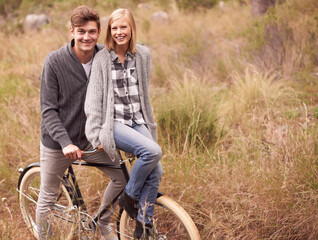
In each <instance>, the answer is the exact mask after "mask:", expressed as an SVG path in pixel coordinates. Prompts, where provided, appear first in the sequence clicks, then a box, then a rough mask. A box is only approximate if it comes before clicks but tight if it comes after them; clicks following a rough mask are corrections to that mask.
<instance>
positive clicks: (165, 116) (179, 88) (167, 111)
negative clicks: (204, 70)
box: [155, 74, 217, 153]
mask: <svg viewBox="0 0 318 240" xmlns="http://www.w3.org/2000/svg"><path fill="white" fill-rule="evenodd" d="M156 102H157V104H158V103H159V106H156V107H155V109H156V110H157V113H156V117H157V123H158V125H159V126H158V129H159V135H160V136H161V139H162V140H163V141H166V142H168V144H165V145H166V146H168V145H169V146H172V148H174V150H176V151H177V152H179V153H184V152H187V151H189V150H190V149H192V148H194V147H196V148H198V149H208V148H210V147H211V146H213V143H214V142H215V139H216V121H217V119H216V109H215V101H214V94H213V91H212V89H211V88H209V87H208V86H207V84H205V83H204V82H202V81H199V80H198V79H196V78H195V77H194V76H193V75H192V76H189V74H186V75H185V77H184V79H183V81H181V82H179V81H173V86H172V89H171V90H170V91H169V92H168V93H166V94H165V97H164V98H161V99H159V100H157V101H156Z"/></svg>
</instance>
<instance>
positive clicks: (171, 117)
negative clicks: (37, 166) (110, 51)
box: [0, 0, 318, 240]
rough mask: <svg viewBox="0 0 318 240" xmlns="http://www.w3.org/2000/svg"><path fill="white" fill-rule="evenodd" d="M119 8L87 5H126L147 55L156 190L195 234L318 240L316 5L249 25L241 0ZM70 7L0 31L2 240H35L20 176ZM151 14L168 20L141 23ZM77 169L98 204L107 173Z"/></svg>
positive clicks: (274, 12)
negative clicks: (158, 170) (31, 27)
mask: <svg viewBox="0 0 318 240" xmlns="http://www.w3.org/2000/svg"><path fill="white" fill-rule="evenodd" d="M24 2H28V1H24ZM30 2H32V1H30ZM43 2H46V3H47V2H49V1H43ZM119 2H121V3H122V5H120V3H116V1H104V3H103V2H102V1H98V0H95V1H93V0H92V1H88V3H89V4H91V5H92V6H94V7H95V8H96V9H97V10H98V11H99V12H100V15H101V17H104V16H107V15H109V14H110V13H111V12H112V10H113V9H114V8H116V7H122V6H123V7H129V8H130V9H131V10H132V12H133V13H134V16H135V18H136V23H137V31H138V33H137V34H138V35H137V39H138V42H140V43H142V44H145V45H146V46H148V47H149V48H150V50H151V54H152V81H151V97H152V105H153V110H154V114H155V118H156V122H157V124H158V134H159V139H158V141H159V144H160V146H161V147H162V150H163V158H162V165H163V168H164V172H165V173H164V176H163V180H162V183H161V185H160V190H161V191H162V192H165V193H166V194H168V195H169V196H171V197H173V198H174V199H175V200H177V201H178V202H179V203H180V204H181V205H182V206H183V207H184V208H185V209H186V210H187V211H188V212H189V213H190V215H191V216H192V217H193V219H194V221H195V223H196V224H197V227H198V229H199V231H200V234H201V237H202V239H207V240H212V239H218V240H223V239H248V240H254V239H255V240H256V239H280V240H281V239H288V240H290V239H301V240H304V239H318V158H317V157H318V143H317V138H318V125H317V121H318V2H317V1H316V0H303V1H299V0H285V1H282V2H283V3H281V4H277V5H276V6H275V7H274V8H272V9H270V10H269V11H268V13H267V14H266V15H265V16H263V17H260V18H257V19H255V18H253V17H252V15H251V6H250V4H249V2H248V3H247V2H246V3H244V2H241V4H240V3H239V1H234V0H233V1H226V2H225V7H224V8H222V9H220V8H219V7H218V5H216V6H215V7H213V8H211V9H199V10H197V11H181V10H180V9H179V8H178V7H177V6H176V5H175V4H173V3H170V1H164V0H161V1H157V2H152V1H148V4H149V5H148V6H149V8H144V9H141V8H138V7H137V4H136V2H137V1H132V2H130V1H119ZM243 3H244V4H243ZM74 6H76V2H75V1H67V2H62V1H56V2H54V7H53V6H52V5H50V4H46V5H45V4H44V5H41V7H39V8H37V9H33V11H38V12H39V11H43V12H45V13H46V14H48V15H50V17H51V18H52V22H51V23H50V24H49V25H47V26H45V27H43V28H42V29H41V30H40V31H35V32H24V31H23V29H22V24H21V22H19V21H18V20H10V21H9V20H8V21H7V22H6V23H5V24H4V25H3V24H2V26H1V27H2V29H3V30H1V32H0V126H1V127H0V152H1V160H0V197H1V199H2V201H1V202H0V216H1V218H0V239H24V240H26V239H33V238H32V235H31V234H30V233H29V232H28V230H27V229H26V226H25V224H24V222H23V219H22V215H21V213H20V209H19V206H18V198H17V191H16V188H17V182H18V178H19V174H18V171H17V170H18V169H19V168H21V167H22V168H23V167H25V166H26V165H27V164H29V163H31V162H34V161H38V159H39V135H40V127H39V126H40V120H41V116H40V109H39V87H40V78H41V69H42V66H43V62H44V59H45V57H46V55H47V54H48V53H49V52H50V51H53V50H55V49H57V48H59V47H61V46H63V45H64V44H65V43H67V42H68V41H69V40H70V35H69V30H68V28H67V22H68V20H69V19H68V18H69V16H70V14H71V10H72V8H73V7H74ZM25 9H27V8H25ZM29 9H31V10H32V8H29ZM22 10H23V9H20V14H21V16H22V15H23V14H25V13H24V12H23V11H22ZM159 10H165V11H167V12H168V13H169V16H170V22H169V23H167V24H164V23H163V24H154V23H153V22H151V21H150V20H149V18H150V16H151V14H152V13H153V12H155V11H159ZM104 38H105V29H104V28H103V29H102V34H101V37H100V40H99V42H100V43H103V41H104ZM76 171H78V173H79V175H80V176H81V181H82V182H83V187H82V190H83V191H84V196H85V197H86V198H87V200H88V201H89V202H91V205H92V206H97V205H98V202H99V200H100V198H101V197H102V193H103V189H104V188H105V184H106V183H107V178H105V177H104V176H102V175H101V173H99V172H97V171H95V170H92V171H89V172H86V171H82V170H81V169H77V170H76ZM84 183H90V185H87V186H86V185H84Z"/></svg>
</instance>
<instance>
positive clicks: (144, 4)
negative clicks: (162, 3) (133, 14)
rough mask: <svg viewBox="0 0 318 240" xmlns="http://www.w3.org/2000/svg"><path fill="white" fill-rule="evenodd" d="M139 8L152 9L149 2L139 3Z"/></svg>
mask: <svg viewBox="0 0 318 240" xmlns="http://www.w3.org/2000/svg"><path fill="white" fill-rule="evenodd" d="M138 8H139V9H150V5H149V4H148V3H139V4H138Z"/></svg>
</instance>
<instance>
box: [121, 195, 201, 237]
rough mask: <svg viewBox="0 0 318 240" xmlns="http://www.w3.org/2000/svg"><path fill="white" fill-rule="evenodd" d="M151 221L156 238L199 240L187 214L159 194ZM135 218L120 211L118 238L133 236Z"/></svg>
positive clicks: (170, 200) (196, 230)
mask: <svg viewBox="0 0 318 240" xmlns="http://www.w3.org/2000/svg"><path fill="white" fill-rule="evenodd" d="M153 223H154V228H155V232H156V233H155V236H154V239H156V240H172V239H173V240H200V239H201V238H200V234H199V231H198V229H197V228H196V226H195V224H194V222H193V220H192V219H191V217H190V216H189V214H188V213H187V212H186V211H185V210H184V209H183V208H182V207H181V206H180V205H179V204H178V203H177V202H175V201H174V200H172V199H171V198H169V197H167V196H164V195H163V196H160V197H159V198H157V200H156V203H155V210H154V217H153ZM134 230H135V220H133V219H131V218H129V216H128V214H127V212H126V211H123V212H122V215H121V217H120V224H119V234H118V235H119V236H120V240H128V239H132V238H133V233H134Z"/></svg>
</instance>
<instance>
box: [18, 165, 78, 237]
mask: <svg viewBox="0 0 318 240" xmlns="http://www.w3.org/2000/svg"><path fill="white" fill-rule="evenodd" d="M40 183H41V178H40V167H32V168H30V169H29V170H28V171H27V172H26V173H25V174H24V175H23V178H22V180H21V182H20V185H19V203H20V208H21V211H22V215H23V217H24V221H25V222H26V224H27V226H28V229H29V230H30V231H31V232H32V233H33V235H34V236H35V237H36V238H38V231H37V226H36V206H37V201H38V197H39V193H40ZM72 206H73V204H72V199H71V196H70V194H69V193H68V191H67V190H66V188H65V186H64V185H63V184H61V188H60V191H59V194H58V198H57V203H56V204H55V206H54V207H53V209H52V210H50V213H49V217H48V222H49V223H50V225H51V230H52V233H53V236H54V239H63V240H65V239H72V237H73V234H74V231H75V228H76V224H75V222H76V221H75V220H74V212H76V211H75V210H74V211H72Z"/></svg>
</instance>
